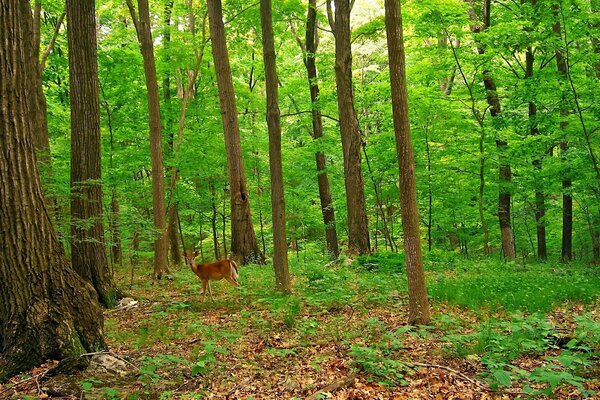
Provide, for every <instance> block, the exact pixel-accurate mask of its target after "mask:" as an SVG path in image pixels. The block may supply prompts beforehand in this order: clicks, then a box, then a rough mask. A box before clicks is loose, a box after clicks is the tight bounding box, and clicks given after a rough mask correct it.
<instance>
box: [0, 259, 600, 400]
mask: <svg viewBox="0 0 600 400" xmlns="http://www.w3.org/2000/svg"><path fill="white" fill-rule="evenodd" d="M399 260H400V259H398V256H396V255H390V256H384V257H382V258H381V257H380V258H377V257H375V258H373V259H364V260H362V261H361V263H360V264H358V265H357V264H356V263H355V264H354V265H352V266H347V265H329V266H327V267H323V264H324V263H325V262H323V261H322V260H321V259H320V258H319V257H316V256H315V257H314V258H313V259H310V260H305V259H301V258H298V259H296V258H292V259H291V261H292V262H291V270H292V272H293V274H294V277H295V278H294V294H293V295H291V296H288V297H284V296H281V295H278V294H276V293H274V291H273V289H272V287H273V278H272V275H273V273H272V269H271V268H270V267H267V266H247V267H242V269H241V278H240V281H241V283H242V286H241V288H239V289H238V288H234V287H231V286H230V285H228V284H227V283H226V282H225V281H220V282H216V283H214V282H213V284H212V286H213V293H214V297H215V300H214V301H211V299H210V298H209V297H208V296H207V298H206V299H203V298H202V296H201V294H200V291H201V284H200V281H199V280H198V279H196V278H195V276H194V275H193V274H192V273H191V272H190V271H189V270H188V269H187V268H183V267H182V268H181V269H177V270H175V271H172V280H171V279H164V280H162V281H160V282H158V283H156V284H153V283H152V281H151V275H150V269H149V267H144V268H142V270H137V271H134V272H135V273H134V277H133V279H131V275H130V271H129V270H125V269H124V270H119V271H117V273H116V280H117V282H118V285H119V287H121V288H122V289H123V290H124V291H125V292H126V294H127V295H128V296H129V297H131V298H133V299H135V301H136V302H137V303H135V304H132V305H130V306H129V307H121V308H115V309H111V310H107V311H106V312H105V320H106V322H105V333H106V337H107V341H108V344H109V350H110V353H111V354H112V355H114V356H116V357H117V358H119V359H122V360H125V361H126V362H127V365H130V366H132V368H134V371H133V373H131V374H130V375H128V376H124V377H118V376H114V377H112V378H106V377H105V376H93V375H90V374H89V373H88V372H82V373H79V374H78V375H76V376H73V377H71V379H70V381H71V383H73V382H74V385H73V384H71V386H75V389H74V390H75V391H74V392H71V396H72V397H69V395H67V394H64V393H63V396H66V397H65V398H106V399H135V398H140V399H192V398H194V399H196V398H207V399H295V398H301V399H304V398H313V399H326V398H333V399H515V398H522V399H525V398H532V397H534V396H536V397H540V398H544V396H546V395H550V396H552V397H554V398H560V399H579V398H584V397H589V396H591V397H594V396H598V395H597V394H594V392H596V391H600V360H599V357H598V355H599V351H600V302H599V301H598V298H597V295H598V293H599V292H600V284H599V283H600V271H599V270H598V269H597V268H596V269H592V268H590V267H581V268H579V267H578V268H576V269H574V271H579V272H571V273H569V274H565V273H564V271H563V270H561V269H558V268H554V267H553V268H551V267H550V266H547V265H545V266H543V267H539V268H544V269H547V270H548V271H550V272H548V274H549V275H548V276H540V275H539V270H538V269H536V268H532V269H528V268H523V267H521V268H517V267H516V266H506V265H502V266H500V267H499V268H501V269H499V268H493V267H489V268H490V270H486V272H485V273H481V268H484V267H485V266H486V263H482V264H480V265H479V266H470V267H468V268H467V267H464V266H463V264H464V263H463V262H460V261H459V262H457V263H456V265H455V266H454V267H453V268H443V269H440V268H438V269H436V268H435V267H434V268H430V269H429V270H428V273H427V274H428V280H429V282H431V283H430V294H431V297H432V315H433V323H432V325H431V326H427V327H425V326H416V327H414V326H409V325H407V295H406V283H405V282H404V280H405V275H404V273H402V268H403V267H402V265H401V264H402V262H401V261H399ZM502 271H504V272H506V271H508V272H506V275H503V273H504V272H502ZM528 274H530V275H531V276H530V277H528V276H529V275H528ZM485 277H488V278H489V279H488V280H486V278H485ZM553 279H557V281H553ZM504 281H510V282H504ZM486 282H488V283H486ZM489 282H491V283H489ZM531 282H534V283H533V284H532V283H531ZM557 282H562V283H563V284H560V283H558V284H557ZM454 284H455V285H456V286H453V285H454ZM504 284H506V285H507V287H511V285H512V287H513V289H506V288H505V287H503V286H502V285H504ZM536 284H537V285H538V286H537V287H535V285H536ZM545 284H547V285H550V287H552V288H554V289H553V290H554V291H555V293H553V294H551V295H548V292H549V290H548V287H546V286H544V285H545ZM490 285H491V286H490ZM528 285H533V286H528ZM523 286H524V287H523ZM576 286H579V288H576ZM458 287H460V288H461V289H457V288H458ZM571 287H572V289H573V290H570V289H569V288H571ZM495 291H496V292H495ZM507 292H510V293H507ZM550 292H552V290H550ZM505 296H508V297H506V298H505ZM544 296H546V297H544ZM540 298H542V299H545V300H540ZM477 299H479V300H477ZM465 301H466V303H465ZM472 301H476V303H473V304H469V302H472ZM477 301H479V302H477ZM522 304H524V305H525V307H523V306H522ZM528 304H529V305H530V306H531V305H534V310H533V311H531V310H528V309H527V305H528ZM513 306H514V307H513ZM48 368H49V365H46V366H42V367H40V368H38V369H36V370H34V371H31V372H30V374H29V375H22V376H19V377H15V378H14V379H13V380H11V382H10V383H9V384H7V385H5V386H4V387H3V386H0V398H3V396H5V397H7V398H44V397H52V395H51V394H52V393H57V391H56V390H54V389H49V388H51V387H52V385H53V384H52V379H54V378H51V379H50V380H49V381H48V382H45V381H43V380H41V379H37V378H35V379H30V380H29V381H25V379H27V378H28V377H36V374H43V373H44V371H45V369H46V370H47V369H48ZM15 384H16V385H17V386H14V388H12V389H10V388H11V387H12V385H15ZM55 386H56V384H55ZM65 393H68V392H65ZM311 395H312V397H309V396H311ZM598 398H600V397H598Z"/></svg>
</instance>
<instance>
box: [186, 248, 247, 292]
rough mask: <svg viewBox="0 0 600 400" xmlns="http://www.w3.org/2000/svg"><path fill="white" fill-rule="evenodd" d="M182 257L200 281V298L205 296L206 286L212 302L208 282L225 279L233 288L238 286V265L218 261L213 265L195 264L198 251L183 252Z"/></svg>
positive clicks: (226, 261)
mask: <svg viewBox="0 0 600 400" xmlns="http://www.w3.org/2000/svg"><path fill="white" fill-rule="evenodd" d="M183 257H184V258H185V262H186V264H187V265H189V266H190V269H191V270H192V272H193V273H194V274H196V275H197V276H198V278H200V280H201V281H202V298H203V299H204V297H205V296H206V287H207V286H208V293H209V294H210V298H211V300H213V301H214V298H213V295H212V289H211V287H210V281H220V280H221V279H225V280H226V281H227V282H229V283H231V284H232V285H233V286H236V287H237V286H240V283H239V282H238V277H239V273H238V265H237V263H236V262H235V261H233V260H227V259H225V260H219V261H216V262H214V263H206V264H196V257H198V250H194V252H193V253H191V254H190V252H187V251H186V252H184V253H183Z"/></svg>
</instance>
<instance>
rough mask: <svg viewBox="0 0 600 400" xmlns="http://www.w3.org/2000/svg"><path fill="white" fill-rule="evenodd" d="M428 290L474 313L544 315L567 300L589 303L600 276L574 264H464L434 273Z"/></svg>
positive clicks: (599, 288) (599, 281) (432, 294)
mask: <svg viewBox="0 0 600 400" xmlns="http://www.w3.org/2000/svg"><path fill="white" fill-rule="evenodd" d="M461 270H463V271H464V272H463V271H461ZM428 290H429V294H430V295H431V296H432V297H433V298H436V299H439V300H442V301H448V302H451V303H454V304H457V305H460V306H464V307H468V308H471V309H473V310H478V309H481V308H487V309H489V310H492V311H493V310H497V309H503V310H506V311H517V310H522V311H529V312H546V311H549V310H551V309H552V308H554V307H556V306H557V305H559V304H563V303H565V302H567V301H575V302H589V301H592V300H593V299H594V298H595V297H596V296H597V295H598V294H599V293H600V276H599V275H598V273H597V271H596V269H594V268H590V267H586V266H583V265H577V264H571V265H568V266H566V265H556V266H553V267H550V266H549V265H546V264H535V265H529V266H526V267H518V266H516V265H507V264H501V263H476V264H471V265H469V266H468V267H467V264H463V266H462V267H458V268H457V269H456V270H455V271H453V272H452V271H446V272H441V271H440V272H439V273H437V274H436V275H435V276H434V277H433V279H431V280H430V284H429V288H428Z"/></svg>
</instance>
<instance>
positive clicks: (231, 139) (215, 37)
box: [207, 0, 264, 264]
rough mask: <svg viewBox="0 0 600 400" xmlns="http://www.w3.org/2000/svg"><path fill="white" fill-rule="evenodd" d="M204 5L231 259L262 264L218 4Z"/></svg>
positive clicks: (210, 0) (212, 1)
mask: <svg viewBox="0 0 600 400" xmlns="http://www.w3.org/2000/svg"><path fill="white" fill-rule="evenodd" d="M207 3H208V18H209V21H210V33H211V35H210V39H211V42H212V52H213V60H214V63H215V72H216V76H217V86H218V89H219V101H220V103H221V118H222V120H223V129H224V133H225V151H226V152H227V168H228V173H229V185H230V193H231V258H233V259H234V260H236V261H240V262H242V263H244V264H246V263H249V262H259V263H262V262H264V255H263V254H262V253H261V252H260V250H259V249H258V243H257V241H256V234H255V232H254V226H253V225H252V213H251V211H250V199H249V197H248V187H247V184H246V174H245V172H244V163H243V160H242V147H241V144H240V128H239V123H238V116H237V107H236V101H235V93H234V91H233V81H232V78H231V67H230V65H229V55H228V53H227V45H226V42H225V27H224V24H223V11H222V8H221V0H208V1H207Z"/></svg>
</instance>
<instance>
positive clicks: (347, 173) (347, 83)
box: [334, 0, 370, 254]
mask: <svg viewBox="0 0 600 400" xmlns="http://www.w3.org/2000/svg"><path fill="white" fill-rule="evenodd" d="M334 27H335V28H334V36H335V78H336V79H335V80H336V86H337V98H338V113H339V119H340V133H341V136H342V148H343V152H344V177H345V179H344V183H345V185H346V206H347V212H348V250H350V251H351V252H353V253H358V254H368V253H369V252H370V243H369V225H368V222H367V213H366V209H365V193H364V184H363V176H362V166H361V157H360V149H361V146H362V139H361V136H360V131H359V127H358V118H357V116H356V110H355V108H354V90H353V87H352V47H351V42H350V1H349V0H337V1H336V2H335V24H334Z"/></svg>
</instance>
